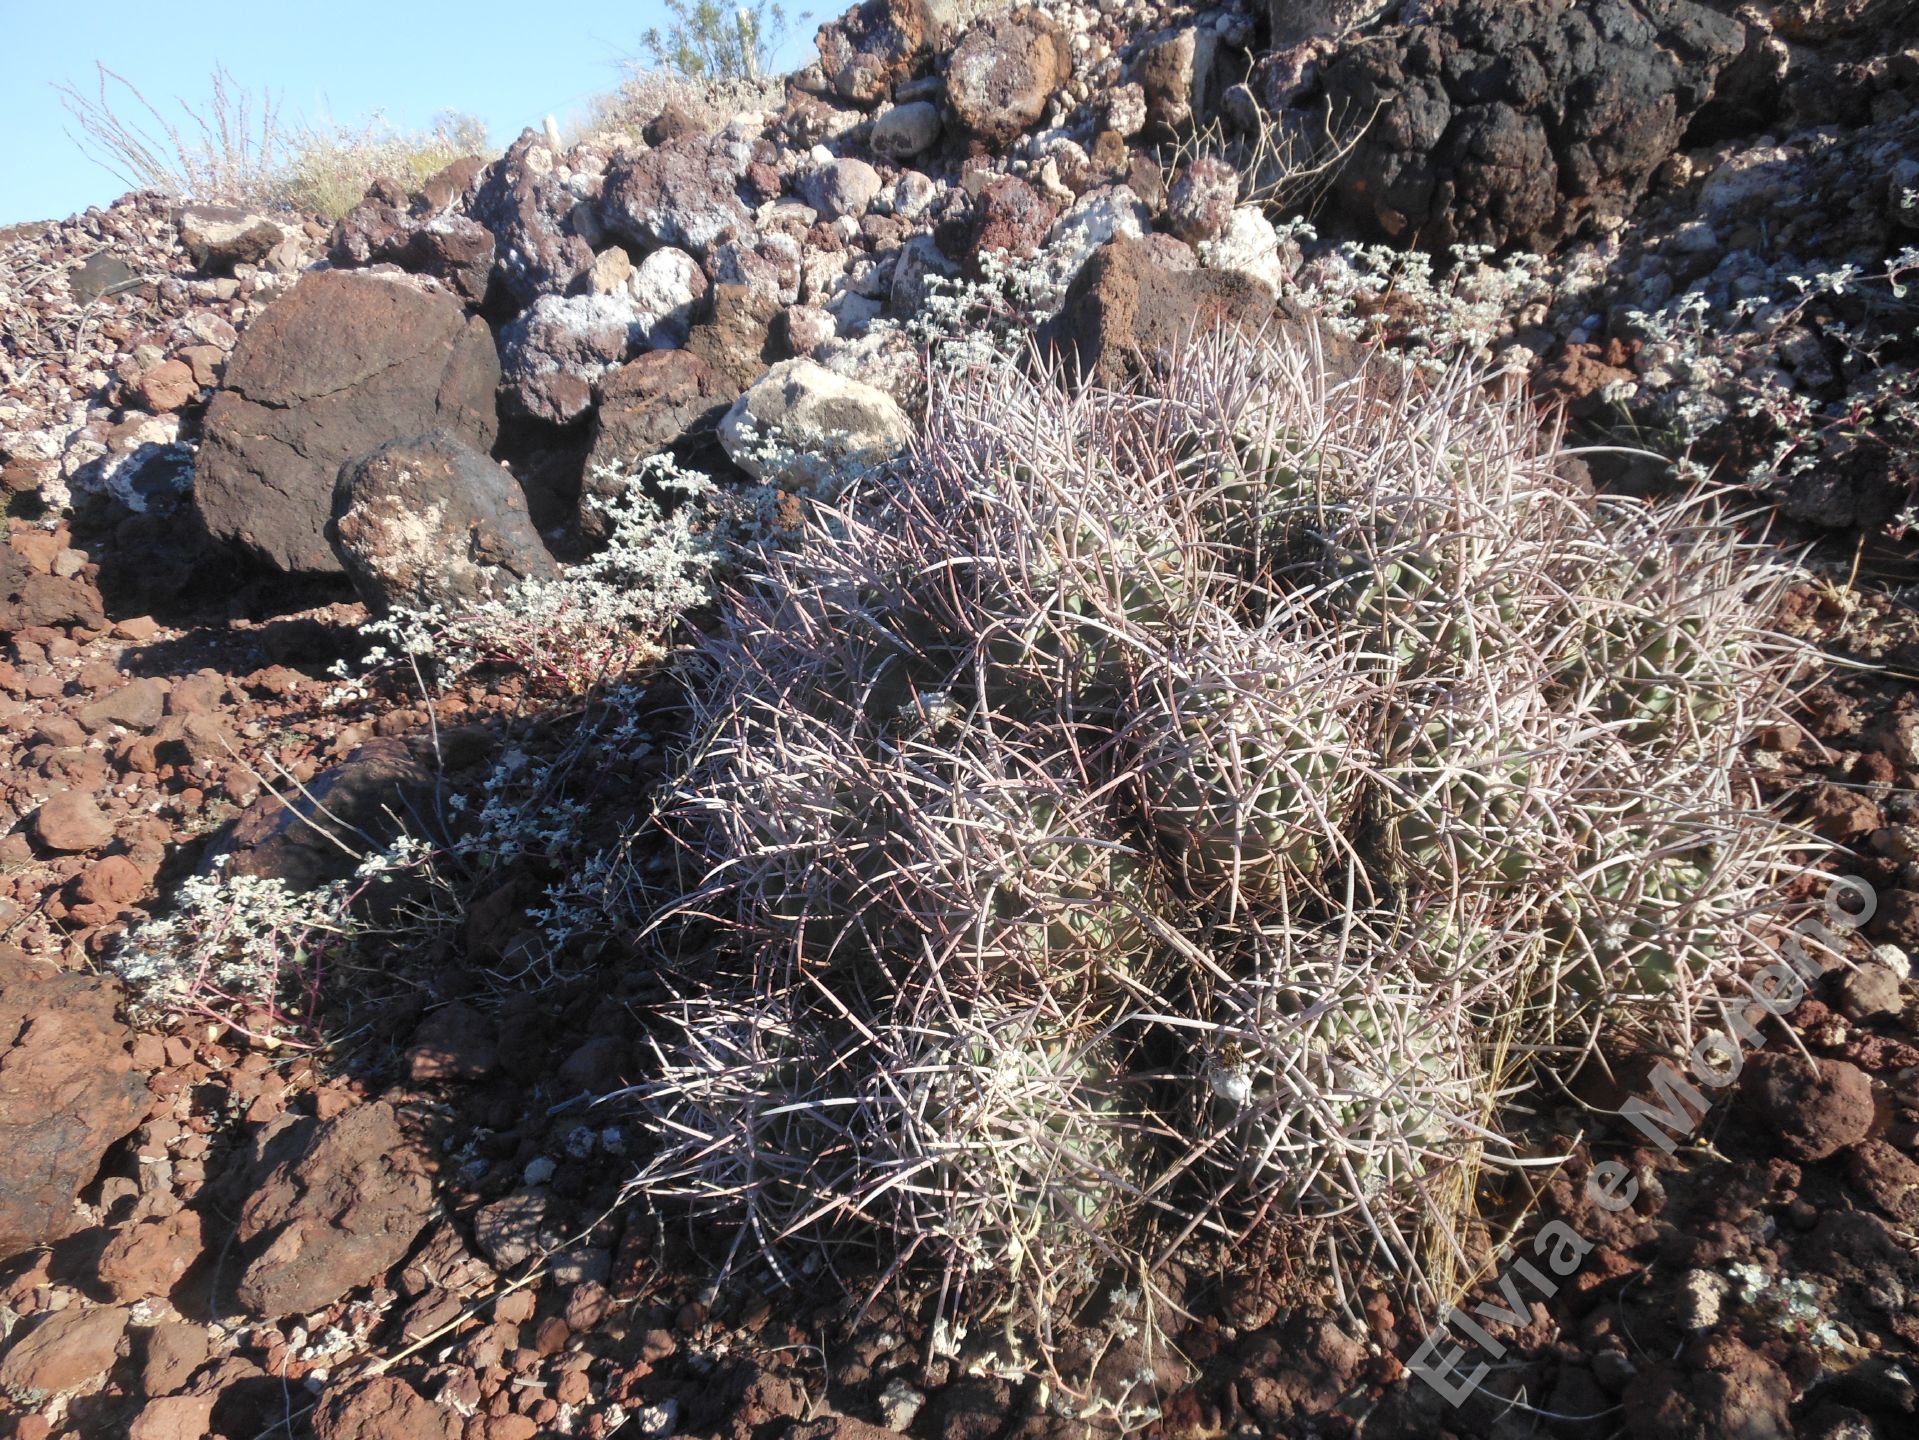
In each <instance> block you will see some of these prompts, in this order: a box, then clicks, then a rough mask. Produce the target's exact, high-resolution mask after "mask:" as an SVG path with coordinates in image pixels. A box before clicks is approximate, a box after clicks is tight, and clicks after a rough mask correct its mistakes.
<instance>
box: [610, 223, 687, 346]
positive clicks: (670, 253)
mask: <svg viewBox="0 0 1919 1440" xmlns="http://www.w3.org/2000/svg"><path fill="white" fill-rule="evenodd" d="M706 291H707V280H706V272H705V271H703V270H701V269H700V262H699V261H697V260H695V259H694V258H693V257H692V256H691V255H689V254H687V253H686V252H685V251H684V250H675V249H673V248H672V247H671V246H662V247H661V248H660V249H658V250H655V251H654V252H653V253H652V254H651V255H648V256H647V257H646V258H645V259H644V260H642V261H640V263H639V264H638V265H636V266H634V267H633V274H632V277H631V278H630V279H628V281H627V282H626V293H627V294H628V295H630V296H631V297H632V299H633V307H634V309H635V310H636V311H638V312H639V324H640V327H641V330H642V332H643V335H642V338H643V339H644V340H645V342H646V344H647V345H648V346H649V347H650V348H652V349H654V350H660V349H671V348H672V347H674V346H677V345H684V344H685V343H686V336H687V332H688V331H689V330H691V329H692V328H693V316H694V313H695V312H696V311H697V310H698V309H699V304H700V301H701V300H703V299H704V298H705V297H706Z"/></svg>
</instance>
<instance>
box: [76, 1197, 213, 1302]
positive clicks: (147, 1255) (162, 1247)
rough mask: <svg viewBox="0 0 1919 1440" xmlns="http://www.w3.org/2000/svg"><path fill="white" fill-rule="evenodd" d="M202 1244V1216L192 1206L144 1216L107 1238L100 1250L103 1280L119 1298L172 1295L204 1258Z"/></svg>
mask: <svg viewBox="0 0 1919 1440" xmlns="http://www.w3.org/2000/svg"><path fill="white" fill-rule="evenodd" d="M200 1245H201V1225H200V1216H199V1215H198V1214H197V1213H196V1212H194V1211H192V1210H176V1211H174V1212H173V1214H171V1215H168V1216H166V1217H165V1218H164V1219H160V1220H142V1221H140V1222H139V1223H138V1224H135V1225H129V1226H128V1227H127V1228H126V1229H124V1230H121V1231H118V1232H117V1233H115V1235H114V1237H113V1238H112V1239H111V1240H109V1241H107V1245H106V1248H105V1249H104V1250H102V1251H101V1252H100V1265H99V1270H98V1274H99V1277H100V1283H101V1284H103V1285H105V1286H106V1287H107V1290H108V1291H109V1292H110V1293H111V1294H112V1296H113V1298H114V1299H115V1300H126V1301H133V1300H152V1299H155V1298H157V1297H160V1296H164V1295H168V1294H170V1293H171V1292H172V1290H173V1287H174V1286H175V1285H178V1284H179V1283H180V1278H181V1277H182V1276H183V1275H185V1274H186V1273H187V1271H188V1270H189V1269H191V1268H192V1266H193V1262H194V1261H195V1260H197V1259H199V1258H200Z"/></svg>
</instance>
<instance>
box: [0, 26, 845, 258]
mask: <svg viewBox="0 0 1919 1440" xmlns="http://www.w3.org/2000/svg"><path fill="white" fill-rule="evenodd" d="M819 8H820V9H821V10H822V11H823V10H824V9H827V8H830V9H831V10H833V12H834V13H837V12H838V11H839V10H840V9H842V8H844V6H843V5H842V4H839V3H833V4H831V5H830V6H822V7H819ZM663 18H664V11H663V8H662V7H661V5H660V4H659V0H637V3H634V4H632V5H619V4H612V5H609V4H606V3H604V0H601V3H588V0H534V3H532V4H528V3H526V0H517V3H513V4H508V3H504V0H466V3H462V4H458V5H449V4H439V3H425V4H422V3H416V0H387V3H384V4H368V3H365V0H329V3H326V4H323V5H312V6H308V5H293V4H288V3H285V0H279V3H274V4H268V5H262V6H237V7H224V8H221V7H206V6H198V7H196V6H187V7H184V8H182V7H179V6H169V5H165V4H155V3H153V0H140V3H132V0H0V54H4V55H11V56H12V57H13V60H12V61H11V62H10V63H9V65H8V67H7V68H8V72H9V73H8V76H7V80H6V82H5V83H4V84H0V135H5V136H6V137H7V138H6V144H5V146H4V147H0V224H7V223H10V222H13V221H17V220H51V219H57V218H60V217H63V216H66V215H69V214H72V213H74V212H76V211H79V210H84V209H85V208H86V207H87V206H89V205H103V204H106V203H107V202H108V201H110V200H112V199H114V198H115V197H116V196H118V195H120V194H121V193H123V192H124V191H125V190H126V189H127V186H126V185H125V184H123V183H121V182H120V181H119V180H117V179H116V178H115V177H114V176H113V175H111V174H109V173H108V172H107V171H105V170H103V169H101V168H100V167H99V166H97V165H95V164H94V163H93V162H92V161H90V160H89V159H87V158H86V156H85V155H84V154H83V153H82V152H81V151H80V150H79V149H78V148H77V147H76V146H75V145H74V143H73V142H72V141H71V140H70V139H69V138H68V136H67V133H66V132H67V131H68V130H69V129H70V128H72V124H71V121H70V119H69V117H68V115H67V112H66V111H65V109H63V108H62V106H61V104H60V97H59V96H58V95H57V94H56V93H55V91H54V89H53V84H54V82H57V81H65V82H67V83H70V84H72V85H74V86H75V87H76V88H79V89H81V90H83V91H85V92H86V93H88V94H89V95H91V94H92V93H93V91H94V86H95V75H94V68H93V67H94V62H95V61H96V60H98V61H101V62H103V63H104V64H106V65H107V66H108V68H110V69H112V70H115V71H117V72H119V73H120V74H121V75H124V76H125V77H126V78H127V79H128V80H130V81H132V82H133V83H134V84H135V85H136V86H138V87H139V89H140V90H141V91H142V92H143V93H144V94H145V95H146V97H147V99H149V100H151V101H152V102H153V103H154V104H155V106H156V108H158V109H160V110H161V111H162V112H163V113H167V112H172V113H174V114H176V115H177V114H178V107H177V106H176V105H175V103H174V101H175V97H179V98H181V99H184V100H186V101H187V102H188V103H189V104H192V105H195V106H196V107H197V106H200V105H202V104H203V103H204V101H205V100H206V98H207V96H208V94H209V89H210V79H209V77H210V75H211V72H212V70H213V67H214V65H215V64H221V65H224V66H225V67H226V69H227V71H228V72H229V73H230V74H231V75H232V76H233V78H234V79H235V80H236V81H237V82H239V83H240V84H241V85H243V86H246V87H249V88H251V89H254V90H256V91H259V90H267V91H271V92H272V93H273V94H274V95H276V96H277V97H278V98H279V102H280V112H281V116H282V120H283V121H284V122H291V123H296V124H297V123H298V122H300V121H307V122H320V121H323V120H326V119H328V118H331V119H334V120H339V121H347V122H353V121H358V120H361V119H363V118H365V117H366V116H367V115H369V114H370V113H371V112H373V111H375V110H379V111H382V112H383V113H384V114H385V116H386V118H387V119H388V120H389V121H391V122H392V123H393V124H395V125H397V126H400V127H402V128H422V127H425V126H426V125H428V124H430V123H431V122H432V119H433V117H434V116H435V115H436V114H438V113H440V112H441V111H444V110H460V111H464V112H466V113H467V114H471V115H475V116H477V117H479V118H480V119H481V120H484V121H485V122H486V124H487V126H488V129H489V130H490V131H491V135H492V139H493V141H494V143H495V144H496V145H504V144H505V143H506V142H507V141H508V140H510V139H512V137H513V136H515V135H517V134H519V132H520V129H521V127H523V126H526V125H533V126H537V125H539V123H540V121H541V119H542V117H544V116H545V115H547V114H548V113H552V114H555V115H557V116H559V118H560V122H561V124H562V125H564V124H565V123H566V121H567V118H568V116H569V115H572V114H578V113H580V112H582V111H583V110H584V108H585V106H586V104H587V102H588V101H589V100H590V99H591V98H592V97H593V96H594V95H597V94H601V93H604V92H606V91H608V90H612V89H614V88H615V87H616V86H617V84H618V83H619V78H620V69H619V62H620V60H621V59H622V58H625V57H628V56H638V55H639V54H640V53H641V46H640V34H641V32H642V31H644V30H645V29H646V28H647V27H648V26H649V25H654V24H658V23H659V22H660V20H661V19H663ZM818 23H819V21H818V19H814V20H812V21H809V22H801V23H798V24H796V25H794V27H793V32H792V34H791V36H790V37H789V38H788V40H787V43H786V45H785V46H784V47H783V48H782V50H781V60H782V62H783V64H784V65H789V66H790V65H794V64H799V63H803V61H804V60H805V59H807V58H810V56H811V51H812V44H811V41H812V34H813V30H814V27H815V26H816V25H817V24H818Z"/></svg>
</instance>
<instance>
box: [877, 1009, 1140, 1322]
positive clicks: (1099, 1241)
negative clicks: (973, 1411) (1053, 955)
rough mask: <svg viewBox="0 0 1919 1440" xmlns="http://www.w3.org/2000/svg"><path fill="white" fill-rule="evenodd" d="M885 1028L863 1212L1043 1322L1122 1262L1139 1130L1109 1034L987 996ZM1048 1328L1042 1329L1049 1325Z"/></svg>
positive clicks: (962, 1280) (963, 1278) (999, 1299)
mask: <svg viewBox="0 0 1919 1440" xmlns="http://www.w3.org/2000/svg"><path fill="white" fill-rule="evenodd" d="M926 1009H927V1012H928V1013H926V1014H924V1015H922V1016H918V1017H913V1018H903V1019H900V1020H897V1021H894V1022H893V1023H891V1024H888V1025H885V1026H882V1027H881V1028H880V1029H879V1031H878V1032H877V1034H878V1038H877V1040H876V1042H875V1046H874V1054H875V1057H876V1059H877V1063H876V1065H875V1067H874V1069H873V1071H872V1073H871V1075H870V1077H869V1078H868V1079H867V1081H866V1083H865V1085H864V1087H863V1091H862V1094H861V1104H860V1106H859V1108H858V1118H857V1120H856V1122H855V1124H856V1136H855V1140H856V1144H858V1145H859V1146H860V1147H861V1149H862V1152H863V1156H864V1159H865V1161H866V1167H865V1170H864V1184H863V1187H862V1191H863V1193H862V1194H861V1198H860V1201H859V1203H860V1205H861V1208H862V1209H863V1210H864V1211H865V1213H868V1214H873V1215H876V1216H878V1215H891V1216H892V1217H893V1219H892V1224H893V1226H894V1227H895V1228H896V1229H898V1230H899V1231H900V1232H901V1233H902V1234H903V1236H905V1237H923V1236H927V1235H937V1236H938V1237H940V1239H941V1241H942V1242H943V1248H946V1249H947V1251H948V1254H947V1265H948V1272H949V1276H952V1277H958V1279H959V1280H960V1283H962V1284H965V1285H969V1286H970V1287H972V1288H974V1289H976V1290H978V1291H980V1292H982V1293H985V1294H988V1295H992V1296H995V1297H996V1300H997V1302H998V1303H1002V1304H1003V1303H1005V1301H1006V1297H1007V1296H1008V1295H1009V1294H1010V1295H1019V1296H1021V1297H1023V1298H1025V1299H1026V1300H1027V1301H1029V1302H1036V1303H1038V1304H1039V1305H1040V1307H1041V1310H1042V1314H1050V1312H1051V1311H1052V1309H1053V1308H1054V1307H1055V1306H1058V1305H1060V1304H1062V1303H1063V1302H1068V1301H1070V1300H1071V1299H1072V1298H1074V1296H1075V1295H1076V1294H1078V1293H1080V1292H1083V1291H1084V1290H1085V1289H1086V1288H1087V1287H1088V1286H1089V1285H1090V1284H1091V1283H1092V1282H1093V1281H1094V1279H1095V1278H1096V1277H1097V1275H1098V1273H1099V1269H1100V1267H1101V1266H1102V1265H1103V1264H1105V1263H1106V1262H1107V1261H1108V1260H1109V1259H1110V1258H1111V1257H1113V1256H1114V1255H1116V1254H1120V1253H1122V1252H1121V1251H1120V1250H1119V1248H1118V1245H1117V1243H1116V1237H1123V1236H1124V1234H1125V1231H1126V1223H1127V1217H1128V1214H1129V1211H1130V1209H1131V1207H1132V1205H1133V1202H1134V1201H1135V1199H1136V1197H1137V1194H1138V1191H1137V1188H1136V1185H1135V1182H1134V1179H1133V1174H1132V1172H1133V1167H1134V1164H1135V1155H1136V1149H1137V1133H1136V1132H1137V1130H1138V1128H1139V1121H1138V1119H1137V1117H1136V1116H1134V1115H1133V1114H1132V1113H1131V1112H1130V1111H1129V1108H1128V1106H1127V1104H1126V1101H1125V1098H1124V1096H1123V1093H1122V1089H1121V1083H1120V1082H1121V1074H1120V1070H1119V1067H1118V1065H1117V1063H1116V1061H1115V1059H1114V1055H1113V1046H1112V1043H1111V1040H1110V1037H1109V1035H1108V1034H1107V1033H1106V1032H1104V1031H1101V1030H1098V1029H1095V1028H1092V1027H1082V1028H1074V1027H1071V1026H1068V1025H1064V1024H1062V1021H1061V1019H1060V1018H1059V1017H1058V1016H1057V1015H1055V1014H1054V1013H1052V1012H1051V1011H1050V1010H1049V1009H1048V1008H1047V1007H1044V1006H1040V1007H1032V1008H1028V1009H1015V1008H1012V1007H1008V1006H1002V1005H998V1004H995V1003H993V1002H990V1001H986V1002H981V1003H980V1004H977V1005H975V1006H973V1007H971V1013H969V1014H966V1015H960V1014H958V1013H956V1012H955V1011H954V1010H953V1009H951V1008H942V1007H940V1006H938V1005H932V1004H929V1005H928V1006H927V1007H926ZM1042 1323H1044V1321H1042Z"/></svg>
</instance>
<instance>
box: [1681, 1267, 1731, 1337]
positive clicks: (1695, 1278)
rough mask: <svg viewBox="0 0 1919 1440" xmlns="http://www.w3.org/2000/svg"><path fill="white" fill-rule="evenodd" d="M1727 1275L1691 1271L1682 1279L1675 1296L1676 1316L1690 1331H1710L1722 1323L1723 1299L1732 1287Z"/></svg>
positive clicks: (1708, 1271)
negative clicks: (1721, 1306)
mask: <svg viewBox="0 0 1919 1440" xmlns="http://www.w3.org/2000/svg"><path fill="white" fill-rule="evenodd" d="M1730 1288H1731V1287H1730V1285H1729V1284H1728V1283H1727V1280H1726V1277H1725V1276H1723V1275H1715V1274H1714V1273H1713V1272H1712V1271H1710V1270H1688V1271H1687V1272H1686V1273H1685V1274H1684V1275H1682V1276H1680V1278H1679V1290H1678V1293H1677V1294H1676V1295H1675V1296H1674V1299H1673V1318H1674V1319H1675V1320H1677V1321H1678V1322H1679V1324H1680V1325H1682V1326H1684V1327H1685V1328H1686V1329H1688V1330H1707V1329H1710V1328H1711V1327H1712V1326H1714V1325H1716V1324H1718V1323H1719V1306H1720V1302H1721V1301H1723V1300H1724V1299H1725V1298H1726V1293H1727V1291H1728V1290H1729V1289H1730Z"/></svg>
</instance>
